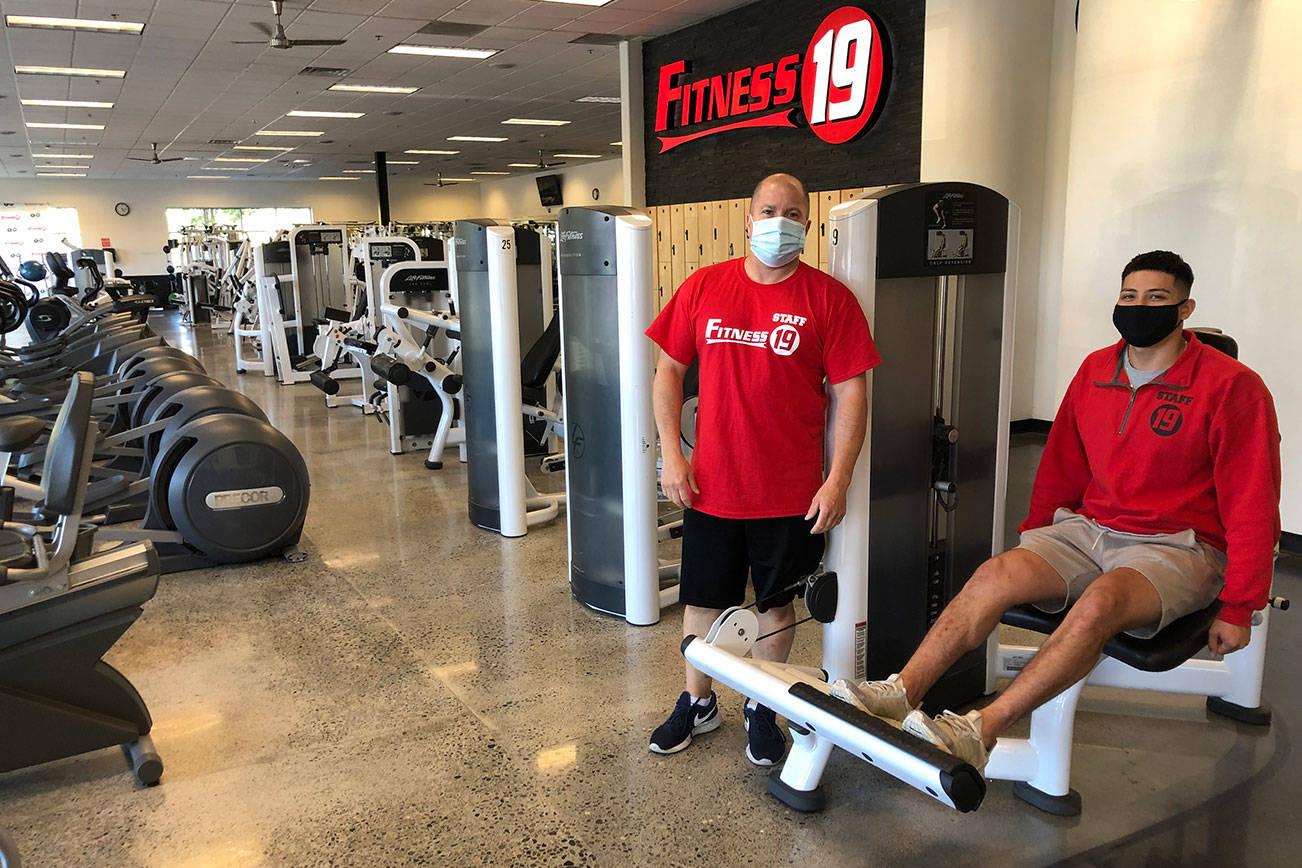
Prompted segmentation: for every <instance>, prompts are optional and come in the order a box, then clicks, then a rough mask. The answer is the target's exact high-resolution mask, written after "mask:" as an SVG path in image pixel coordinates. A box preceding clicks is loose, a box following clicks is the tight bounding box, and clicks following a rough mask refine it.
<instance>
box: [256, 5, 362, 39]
mask: <svg viewBox="0 0 1302 868" xmlns="http://www.w3.org/2000/svg"><path fill="white" fill-rule="evenodd" d="M284 7H285V4H284V2H283V0H271V14H272V15H275V16H276V26H275V27H274V28H273V27H271V26H270V25H268V24H264V23H262V22H261V21H254V22H252V25H253V28H254V29H255V30H259V31H261V32H262V33H265V34H267V39H266V40H265V41H263V40H237V41H233V42H231V45H266V46H267V47H269V48H294V47H296V46H299V45H343V44H344V43H345V42H347V41H348V40H346V39H290V38H289V37H288V36H286V35H285V26H284V25H283V24H281V23H280V13H281V12H282V11H283V9H284Z"/></svg>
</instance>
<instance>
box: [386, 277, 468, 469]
mask: <svg viewBox="0 0 1302 868" xmlns="http://www.w3.org/2000/svg"><path fill="white" fill-rule="evenodd" d="M409 264H410V265H428V264H429V263H400V265H409ZM397 267H398V266H397V265H395V266H394V268H397ZM390 270H392V269H390ZM385 279H386V280H387V279H388V276H387V274H386V277H385ZM380 317H381V320H382V323H383V326H382V328H381V329H380V333H379V335H377V341H376V342H377V344H378V346H377V349H376V352H377V353H387V354H388V355H391V356H393V357H394V358H396V359H398V360H399V361H401V362H402V363H403V364H405V365H406V366H407V367H408V368H410V369H411V371H412V373H413V374H415V375H416V376H419V377H422V378H424V379H425V381H426V382H428V383H429V384H430V386H431V387H432V388H433V389H434V393H435V394H436V395H438V398H439V402H440V403H441V404H442V411H441V413H440V415H439V422H438V427H437V428H436V429H435V431H434V433H433V434H432V435H429V434H425V435H414V434H408V433H406V432H405V431H404V430H403V427H402V413H401V411H400V406H401V400H402V398H401V395H400V394H399V389H400V387H399V386H395V385H394V384H393V383H392V382H390V383H389V388H388V395H389V453H390V454H392V455H401V454H403V453H405V452H411V451H414V450H417V449H425V450H428V451H429V457H428V458H427V459H426V466H431V467H432V466H435V465H437V464H441V463H442V461H443V452H444V450H445V449H447V448H448V447H449V446H463V444H464V443H465V442H466V429H465V426H464V425H463V424H462V423H461V421H460V420H458V419H457V418H456V417H457V416H458V415H459V414H458V413H457V412H456V408H457V404H458V403H459V401H460V400H461V399H460V395H459V394H458V395H457V396H456V397H453V396H452V395H450V394H448V393H447V391H445V390H444V388H443V383H444V382H445V381H446V379H447V378H448V377H451V376H454V375H456V374H458V372H459V369H460V364H459V363H454V365H453V366H449V365H447V364H445V363H444V362H442V361H440V360H439V358H438V356H436V355H435V354H434V353H433V352H431V351H430V349H429V348H428V347H427V346H426V344H425V341H424V340H423V339H421V338H420V337H418V336H417V335H416V334H415V332H413V330H412V327H413V326H418V327H419V328H420V330H421V331H422V332H428V330H429V329H430V328H435V329H438V330H440V331H442V332H443V334H444V336H445V340H446V341H448V342H450V341H452V340H455V339H454V338H452V337H450V336H449V335H450V333H452V332H457V331H458V329H459V328H460V325H461V324H460V322H459V320H458V319H457V317H455V316H453V315H452V314H451V313H449V312H447V311H427V310H417V309H415V308H407V307H399V306H397V305H393V304H385V305H382V306H381V307H380ZM445 357H446V356H445ZM461 452H462V453H463V454H462V455H461V460H463V461H464V460H465V456H464V452H465V450H464V448H462V449H461Z"/></svg>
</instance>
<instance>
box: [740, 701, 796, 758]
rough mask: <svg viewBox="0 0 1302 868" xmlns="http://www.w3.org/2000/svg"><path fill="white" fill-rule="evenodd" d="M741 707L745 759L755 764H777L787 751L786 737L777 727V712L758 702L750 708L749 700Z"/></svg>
mask: <svg viewBox="0 0 1302 868" xmlns="http://www.w3.org/2000/svg"><path fill="white" fill-rule="evenodd" d="M743 709H744V711H743V712H742V713H743V715H744V716H745V718H746V759H748V760H750V761H751V762H753V763H754V764H755V765H757V766H771V765H777V764H778V763H779V762H781V761H782V756H783V754H785V753H786V752H787V737H786V736H785V735H783V734H782V730H781V729H780V728H779V727H778V715H777V712H775V711H774V710H773V709H771V708H765V707H764V706H763V705H758V704H757V705H756V706H755V707H754V708H751V707H750V701H749V700H747V702H746V704H745V706H743Z"/></svg>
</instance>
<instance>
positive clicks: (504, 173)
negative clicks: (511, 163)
mask: <svg viewBox="0 0 1302 868" xmlns="http://www.w3.org/2000/svg"><path fill="white" fill-rule="evenodd" d="M470 174H472V175H509V174H511V173H510V172H471V173H470Z"/></svg>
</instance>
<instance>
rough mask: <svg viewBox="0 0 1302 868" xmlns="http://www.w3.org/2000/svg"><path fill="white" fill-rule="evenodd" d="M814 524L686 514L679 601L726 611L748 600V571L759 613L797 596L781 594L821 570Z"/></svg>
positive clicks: (795, 517) (792, 518) (795, 519)
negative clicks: (798, 581) (800, 580)
mask: <svg viewBox="0 0 1302 868" xmlns="http://www.w3.org/2000/svg"><path fill="white" fill-rule="evenodd" d="M813 526H814V522H813V520H809V521H806V520H805V517H804V516H803V515H788V516H782V517H780V518H719V517H717V516H713V515H708V514H706V513H704V512H697V511H696V510H694V509H688V510H685V511H684V513H683V567H682V574H681V576H680V578H679V588H678V599H679V601H680V602H682V603H683V605H686V606H699V607H701V608H703V609H726V608H728V607H729V606H740V605H741V604H742V603H743V602H745V600H746V573H747V572H749V573H750V575H751V581H752V583H753V584H754V586H755V599H756V600H760V601H762V602H761V603H760V605H759V606H758V607H757V608H758V609H759V610H760V611H761V612H763V611H766V610H768V609H774V608H781V607H782V606H785V605H786V604H787V603H790V602H791V601H792V599H793V598H794V597H795V592H794V591H784V590H780V589H782V588H785V587H786V586H787V585H790V584H792V583H793V582H795V581H796V580H797V579H799V578H800V577H801V576H807V575H809V574H810V573H812V572H814V571H815V570H817V569H818V564H819V562H820V561H822V559H823V535H822V534H811V533H810V532H809V529H810V528H812V527H813Z"/></svg>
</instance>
